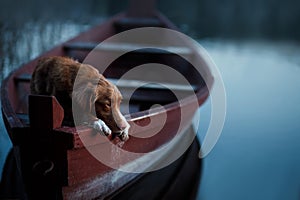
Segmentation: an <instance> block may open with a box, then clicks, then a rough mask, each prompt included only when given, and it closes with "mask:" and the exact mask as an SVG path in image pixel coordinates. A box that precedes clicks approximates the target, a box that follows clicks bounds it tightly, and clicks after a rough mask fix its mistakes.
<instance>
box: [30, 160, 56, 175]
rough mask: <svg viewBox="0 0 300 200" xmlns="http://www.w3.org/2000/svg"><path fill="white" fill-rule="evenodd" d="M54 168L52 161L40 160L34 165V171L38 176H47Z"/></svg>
mask: <svg viewBox="0 0 300 200" xmlns="http://www.w3.org/2000/svg"><path fill="white" fill-rule="evenodd" d="M53 168H54V163H53V162H52V161H51V160H40V161H37V162H35V163H34V165H33V166H32V171H33V172H35V173H36V174H38V175H42V176H47V175H48V174H49V173H50V172H51V171H52V170H53Z"/></svg>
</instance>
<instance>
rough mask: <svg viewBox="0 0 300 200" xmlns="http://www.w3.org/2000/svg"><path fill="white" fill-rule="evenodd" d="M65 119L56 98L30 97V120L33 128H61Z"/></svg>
mask: <svg viewBox="0 0 300 200" xmlns="http://www.w3.org/2000/svg"><path fill="white" fill-rule="evenodd" d="M63 118H64V110H63V108H62V107H61V105H60V104H59V103H58V101H57V100H56V98H55V97H54V96H44V95H29V120H30V126H31V127H32V128H35V129H43V130H52V129H54V128H59V127H61V124H62V121H63Z"/></svg>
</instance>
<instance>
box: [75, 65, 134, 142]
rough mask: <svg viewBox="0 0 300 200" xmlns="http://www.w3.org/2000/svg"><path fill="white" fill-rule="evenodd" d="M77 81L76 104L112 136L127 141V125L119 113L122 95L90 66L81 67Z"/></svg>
mask: <svg viewBox="0 0 300 200" xmlns="http://www.w3.org/2000/svg"><path fill="white" fill-rule="evenodd" d="M77 79H78V80H79V81H77V82H76V84H75V85H74V90H73V97H74V98H75V99H76V102H77V103H78V104H79V105H80V106H81V107H82V108H83V110H84V111H87V112H88V113H89V114H91V115H93V116H94V117H97V118H98V119H101V120H103V121H104V122H105V124H106V125H107V126H108V127H109V128H110V129H111V131H112V132H113V134H115V135H117V136H120V138H121V139H122V140H126V139H128V129H129V124H128V122H127V121H126V119H125V117H124V116H123V115H122V113H121V112H120V104H121V101H122V95H121V93H120V91H119V90H118V88H117V87H116V86H115V85H113V84H112V83H111V82H109V81H108V80H107V79H106V78H105V77H104V76H103V75H102V74H100V73H99V72H98V70H96V69H95V68H93V67H92V66H90V65H85V64H82V65H81V67H80V70H79V72H78V74H77ZM95 115H96V116H95ZM124 135H125V136H124ZM123 136H124V137H125V138H123Z"/></svg>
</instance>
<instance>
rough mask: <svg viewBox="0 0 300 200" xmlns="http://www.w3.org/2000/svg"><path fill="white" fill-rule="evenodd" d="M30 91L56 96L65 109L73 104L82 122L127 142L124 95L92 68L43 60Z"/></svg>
mask: <svg viewBox="0 0 300 200" xmlns="http://www.w3.org/2000/svg"><path fill="white" fill-rule="evenodd" d="M75 79H76V81H75ZM30 89H31V93H32V94H39V95H52V96H55V97H56V98H57V99H58V100H59V101H60V103H61V104H62V106H63V107H64V109H65V107H66V106H65V105H66V102H69V103H73V108H74V105H75V108H78V109H77V110H76V112H77V114H78V113H79V115H78V116H80V120H82V122H84V123H86V122H87V123H88V124H89V125H91V126H92V127H93V128H94V129H96V130H98V131H100V132H101V133H103V134H105V135H110V134H111V133H114V134H116V135H119V137H120V138H121V139H122V140H127V139H128V130H129V127H130V126H129V124H128V123H127V121H126V120H125V118H124V116H123V115H122V114H121V112H120V103H121V100H122V96H121V93H120V92H119V90H118V89H117V87H116V86H114V85H113V84H112V83H110V82H109V81H108V80H107V79H106V78H104V76H103V75H101V74H100V73H99V71H98V70H97V69H95V68H94V67H92V66H91V65H87V64H81V63H79V62H77V61H74V60H73V59H71V58H67V57H47V58H43V59H41V60H39V62H38V64H37V66H36V69H35V71H34V73H33V75H32V79H31V83H30ZM71 100H72V101H71ZM66 109H67V108H66ZM73 114H74V113H73ZM78 116H77V117H76V116H75V117H74V118H77V119H78Z"/></svg>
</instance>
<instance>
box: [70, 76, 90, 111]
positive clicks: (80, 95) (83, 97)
mask: <svg viewBox="0 0 300 200" xmlns="http://www.w3.org/2000/svg"><path fill="white" fill-rule="evenodd" d="M95 90H96V86H95V85H93V84H92V83H90V82H89V83H87V84H81V85H80V86H79V87H74V88H73V93H72V98H73V100H75V102H76V103H77V104H78V105H79V106H80V107H81V109H83V111H84V112H87V113H92V112H95V106H94V104H95V101H96V94H95Z"/></svg>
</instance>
